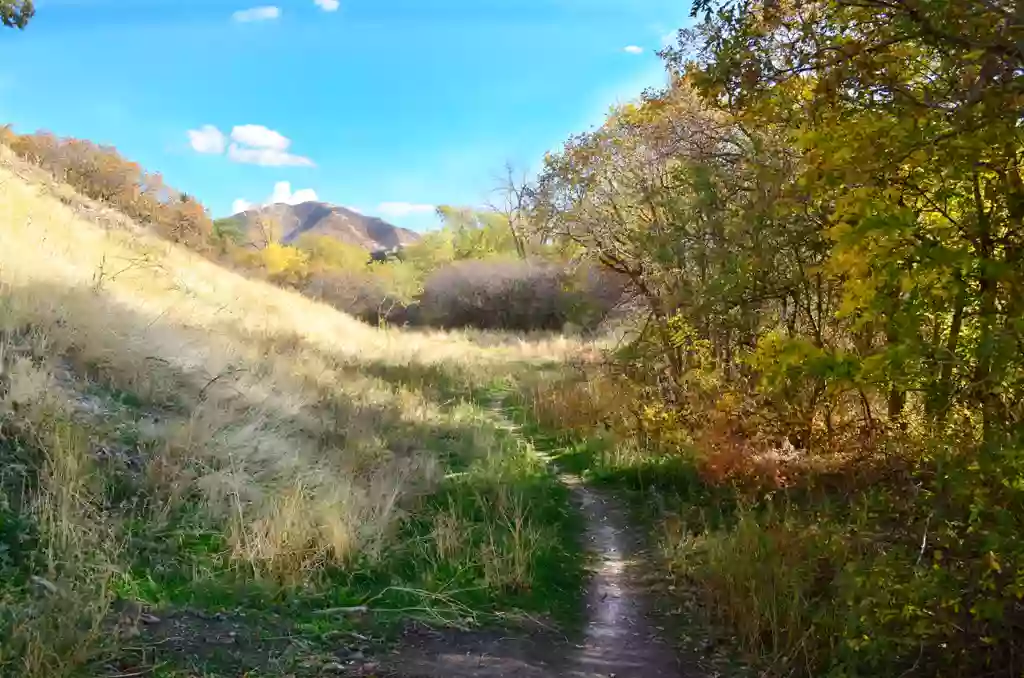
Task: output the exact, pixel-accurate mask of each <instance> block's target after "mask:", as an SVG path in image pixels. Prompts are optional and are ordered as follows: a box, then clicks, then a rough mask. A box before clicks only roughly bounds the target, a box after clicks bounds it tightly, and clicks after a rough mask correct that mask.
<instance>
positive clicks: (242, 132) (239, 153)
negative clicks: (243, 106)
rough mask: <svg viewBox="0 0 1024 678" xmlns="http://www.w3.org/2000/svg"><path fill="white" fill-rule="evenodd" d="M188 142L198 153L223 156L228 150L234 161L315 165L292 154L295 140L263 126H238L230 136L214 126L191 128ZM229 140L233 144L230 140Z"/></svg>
mask: <svg viewBox="0 0 1024 678" xmlns="http://www.w3.org/2000/svg"><path fill="white" fill-rule="evenodd" d="M188 137H189V143H190V145H191V146H192V149H193V150H194V151H196V152H197V153H207V154H213V155H221V154H223V153H224V151H225V150H227V157H228V159H229V160H231V161H232V162H237V163H242V164H245V165H261V166H263V167H314V166H315V165H316V163H314V162H313V161H312V160H311V159H309V158H307V157H305V156H302V155H296V154H294V153H290V152H289V151H288V148H289V147H290V146H291V144H292V141H291V139H289V138H288V137H286V136H285V135H283V134H281V133H280V132H278V131H276V130H272V129H270V128H269V127H264V126H263V125H235V127H233V128H232V129H231V134H230V136H228V135H225V134H224V133H223V132H221V131H220V130H219V129H217V128H216V127H215V126H213V125H203V126H202V127H200V128H199V129H194V130H189V131H188ZM229 140H230V144H229V143H228V142H229Z"/></svg>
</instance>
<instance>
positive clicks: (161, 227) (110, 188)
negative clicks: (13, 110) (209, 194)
mask: <svg viewBox="0 0 1024 678" xmlns="http://www.w3.org/2000/svg"><path fill="white" fill-rule="evenodd" d="M0 142H2V143H4V144H5V145H7V146H8V147H10V149H11V150H13V151H14V152H15V153H16V154H17V155H19V156H20V157H22V158H23V159H25V160H27V161H29V162H31V163H33V164H35V165H38V166H39V167H41V168H43V169H45V170H47V171H49V172H51V173H52V174H53V175H54V177H55V178H56V179H58V180H59V181H64V182H66V183H68V184H69V185H71V186H72V187H73V188H75V189H76V190H78V191H80V192H81V193H82V194H84V195H86V196H88V197H90V198H92V199H94V200H98V201H100V202H103V203H105V204H107V205H110V206H111V207H113V208H114V209H117V210H120V211H121V212H122V213H124V214H125V215H127V216H128V217H130V218H132V219H135V220H137V221H138V222H140V223H142V224H146V225H149V226H151V227H153V228H154V229H155V230H156V231H157V232H159V233H160V234H161V235H163V236H164V237H166V238H169V239H171V240H174V241H175V242H181V243H184V244H186V245H188V246H190V247H193V248H195V249H204V248H205V247H206V246H207V244H208V243H209V242H210V241H211V239H212V236H213V234H214V228H213V222H212V221H211V219H210V216H209V215H208V214H207V212H206V210H205V209H204V208H203V206H202V205H201V204H200V203H199V202H197V201H196V200H195V199H194V198H192V197H191V196H189V195H187V194H185V193H182V192H180V191H177V190H175V189H173V188H171V187H170V186H167V185H166V184H164V182H163V178H162V177H161V176H160V175H159V174H150V173H148V172H145V171H143V169H142V168H141V167H140V166H139V165H138V164H136V163H134V162H131V161H130V160H127V159H125V158H123V157H121V155H120V154H119V153H118V152H117V149H115V148H113V147H111V146H100V145H98V144H94V143H92V142H91V141H83V140H81V139H62V138H58V137H57V136H55V135H53V134H50V133H49V132H37V133H35V134H16V133H14V132H13V131H12V130H11V129H10V128H7V127H5V128H3V131H2V134H0Z"/></svg>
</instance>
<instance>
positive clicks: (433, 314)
mask: <svg viewBox="0 0 1024 678" xmlns="http://www.w3.org/2000/svg"><path fill="white" fill-rule="evenodd" d="M567 281H568V279H567V275H566V272H565V270H564V269H563V268H561V267H558V266H555V265H551V264H546V263H539V262H533V261H518V260H491V261H460V262H456V263H453V264H451V265H449V266H446V267H444V268H442V269H440V270H438V271H437V272H435V273H433V274H432V275H430V276H429V277H428V278H427V280H426V282H425V283H424V289H423V295H422V297H421V299H420V309H421V313H422V319H423V320H424V321H425V322H427V323H429V324H432V325H438V326H441V327H475V328H478V329H485V330H494V329H500V330H518V331H530V330H554V329H560V328H561V327H562V326H563V325H565V323H566V322H567V321H568V320H569V317H570V314H571V310H572V307H573V300H574V296H575V295H574V294H573V293H572V292H570V291H569V290H568V288H567V285H566V283H567Z"/></svg>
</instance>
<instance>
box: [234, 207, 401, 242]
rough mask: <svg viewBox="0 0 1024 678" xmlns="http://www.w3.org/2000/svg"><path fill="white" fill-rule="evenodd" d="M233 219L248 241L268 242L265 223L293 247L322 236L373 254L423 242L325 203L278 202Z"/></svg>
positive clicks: (386, 224) (355, 213)
mask: <svg viewBox="0 0 1024 678" xmlns="http://www.w3.org/2000/svg"><path fill="white" fill-rule="evenodd" d="M231 219H232V220H234V221H235V222H236V223H238V224H239V226H240V228H241V230H242V232H243V233H244V234H245V235H246V237H247V238H248V239H249V242H262V241H264V240H266V239H267V235H268V234H266V233H264V232H263V227H262V226H261V223H266V220H269V221H270V223H273V224H275V225H276V226H278V227H279V229H280V230H279V232H278V233H276V234H273V235H274V239H277V240H279V241H280V242H283V243H285V244H294V243H295V242H296V241H297V240H298V239H299V238H300V237H301V236H303V235H306V234H310V235H323V236H329V237H332V238H337V239H338V240H341V241H342V242H345V243H348V244H350V245H357V246H359V247H364V248H366V249H368V250H371V251H373V250H380V249H394V248H396V247H404V246H406V245H409V244H412V243H414V242H416V241H417V240H419V239H420V236H419V234H418V233H416V232H415V231H410V230H408V229H405V228H400V227H398V226H395V225H394V224H390V223H388V222H386V221H384V220H383V219H379V218H377V217H370V216H366V215H365V214H360V213H358V212H355V211H353V210H350V209H347V208H345V207H339V206H337V205H331V204H328V203H323V202H304V203H300V204H298V205H287V204H284V203H278V204H275V205H268V206H266V207H262V208H260V209H253V210H247V211H245V212H241V213H240V214H236V215H234V216H232V217H231Z"/></svg>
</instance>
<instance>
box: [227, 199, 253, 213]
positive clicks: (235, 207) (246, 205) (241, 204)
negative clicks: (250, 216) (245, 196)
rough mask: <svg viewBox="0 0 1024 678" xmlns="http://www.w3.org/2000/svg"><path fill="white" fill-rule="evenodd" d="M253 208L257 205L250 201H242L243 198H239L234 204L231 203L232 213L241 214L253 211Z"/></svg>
mask: <svg viewBox="0 0 1024 678" xmlns="http://www.w3.org/2000/svg"><path fill="white" fill-rule="evenodd" d="M253 207H255V205H253V204H252V203H251V202H249V201H248V200H242V199H241V198H238V199H237V200H235V201H234V202H233V203H231V213H232V214H239V213H241V212H245V211H246V210H249V209H252V208H253Z"/></svg>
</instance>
